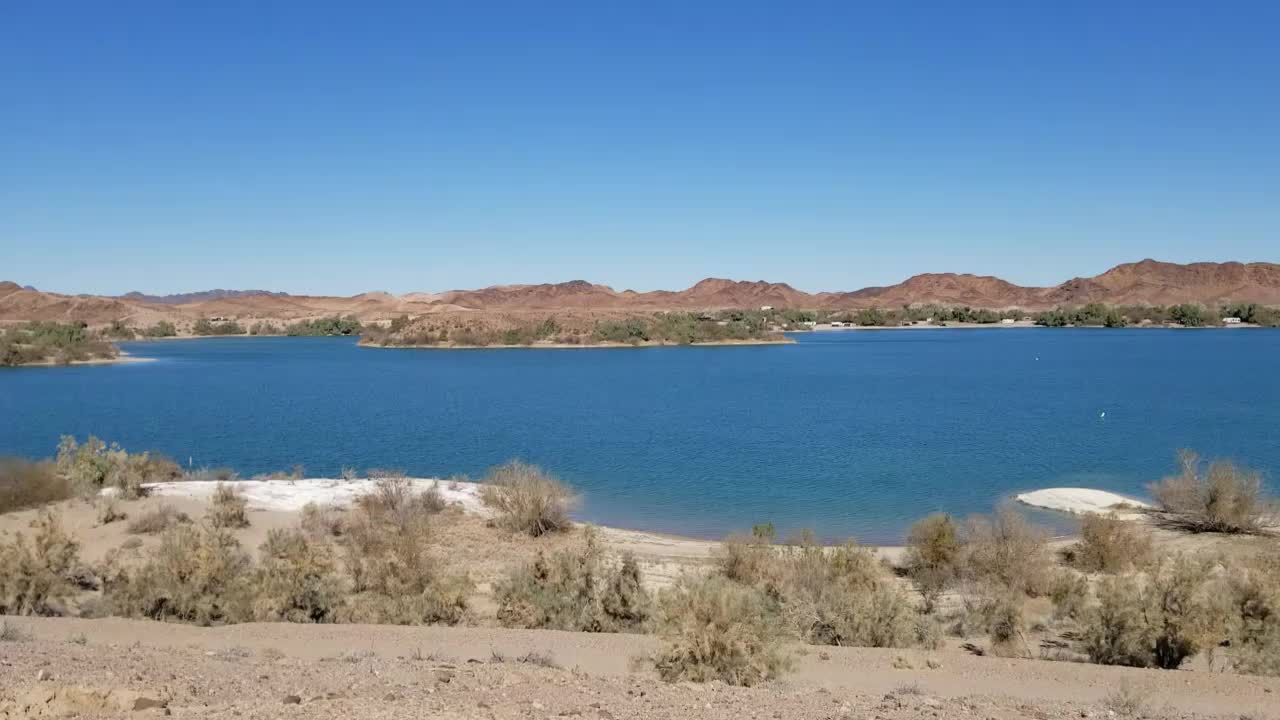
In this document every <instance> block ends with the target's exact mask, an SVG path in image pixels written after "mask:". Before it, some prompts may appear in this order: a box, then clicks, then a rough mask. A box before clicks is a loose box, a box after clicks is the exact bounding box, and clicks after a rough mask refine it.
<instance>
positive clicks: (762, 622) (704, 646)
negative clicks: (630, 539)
mask: <svg viewBox="0 0 1280 720" xmlns="http://www.w3.org/2000/svg"><path fill="white" fill-rule="evenodd" d="M659 608H660V612H659V634H660V635H661V637H662V640H663V647H662V649H661V650H659V651H658V652H657V653H656V655H655V656H654V658H653V662H654V666H655V667H656V668H657V670H658V674H659V675H660V676H661V677H662V679H663V680H666V681H668V682H678V681H681V680H690V681H693V682H707V681H711V680H720V681H722V682H724V683H726V684H729V685H756V684H758V683H760V682H763V681H765V680H771V679H773V678H776V677H778V676H779V675H781V674H782V673H783V672H784V671H786V670H787V669H788V668H789V667H790V660H789V658H788V657H787V656H786V655H785V654H784V652H783V650H782V641H783V639H784V638H783V633H782V632H781V624H780V623H779V621H778V618H777V617H776V616H775V615H774V614H773V611H772V609H771V603H770V602H769V600H768V598H766V597H765V596H764V594H763V593H762V592H760V591H759V590H757V589H755V588H751V587H747V586H744V585H741V584H739V583H736V582H734V581H732V580H730V579H728V578H726V577H722V576H711V577H706V578H692V577H688V576H685V577H682V578H680V580H679V581H677V582H676V584H675V586H673V587H671V588H669V589H667V590H666V591H664V592H663V593H662V595H661V596H660V601H659Z"/></svg>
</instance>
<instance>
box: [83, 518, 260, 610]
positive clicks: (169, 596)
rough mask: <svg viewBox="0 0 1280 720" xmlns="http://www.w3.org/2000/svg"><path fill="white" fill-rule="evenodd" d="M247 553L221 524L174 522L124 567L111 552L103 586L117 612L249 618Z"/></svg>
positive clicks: (250, 603)
mask: <svg viewBox="0 0 1280 720" xmlns="http://www.w3.org/2000/svg"><path fill="white" fill-rule="evenodd" d="M251 571H252V568H251V564H250V560H249V556H248V555H246V554H245V552H244V551H243V550H242V549H241V548H240V543H239V542H237V541H236V539H235V537H234V536H233V535H232V534H231V533H230V532H229V531H227V530H226V529H225V528H217V527H201V526H195V525H175V526H174V527H171V528H170V529H169V530H167V531H165V533H164V534H163V535H161V536H160V544H159V545H158V546H156V548H155V549H154V550H153V551H152V552H151V553H150V554H149V555H148V556H147V557H146V559H145V560H144V562H143V563H142V564H141V565H140V566H138V567H136V568H129V567H125V566H124V565H123V564H121V563H119V562H118V558H117V557H115V556H112V557H110V558H109V559H108V561H107V563H106V567H105V568H104V570H103V573H102V575H103V590H104V593H105V596H106V598H107V602H108V603H109V605H110V606H111V608H112V609H113V610H114V611H115V612H116V613H118V614H120V615H125V616H128V617H143V618H150V619H152V620H167V621H178V622H189V623H195V624H197V625H210V624H213V623H231V622H241V621H244V620H247V619H249V618H250V617H251V615H252V613H251V609H252V608H251V606H252V595H253V592H252V588H251V583H250V580H251V578H252V572H251Z"/></svg>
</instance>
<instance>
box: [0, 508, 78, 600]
mask: <svg viewBox="0 0 1280 720" xmlns="http://www.w3.org/2000/svg"><path fill="white" fill-rule="evenodd" d="M32 528H33V529H34V532H33V533H32V534H31V538H30V541H28V539H27V536H26V534H24V533H18V534H16V535H15V536H14V538H13V539H12V540H5V539H4V538H3V537H0V615H54V614H57V606H58V605H59V604H60V603H61V602H62V601H64V600H65V599H66V598H68V597H70V596H71V595H72V593H73V592H74V591H75V584H74V582H73V581H72V575H73V571H74V570H75V568H76V566H77V565H78V563H79V559H80V544H79V543H78V542H76V540H75V538H73V537H71V536H70V535H68V534H67V532H66V531H65V530H64V529H63V527H62V520H61V518H60V517H59V516H57V515H55V514H53V513H48V512H43V513H41V514H40V515H39V517H37V518H36V519H35V520H34V521H33V522H32Z"/></svg>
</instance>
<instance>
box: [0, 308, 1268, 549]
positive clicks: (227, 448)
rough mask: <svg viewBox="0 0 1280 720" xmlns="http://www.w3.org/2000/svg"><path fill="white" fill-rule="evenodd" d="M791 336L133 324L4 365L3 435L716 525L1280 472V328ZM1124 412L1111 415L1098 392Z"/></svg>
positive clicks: (10, 449) (871, 535)
mask: <svg viewBox="0 0 1280 720" xmlns="http://www.w3.org/2000/svg"><path fill="white" fill-rule="evenodd" d="M797 339H798V343H797V344H795V345H783V346H759V347H732V348H729V347H725V348H651V349H639V350H474V351H456V352H451V351H434V350H376V349H366V348H358V347H356V346H355V344H354V340H352V339H349V338H218V339H209V340H190V341H175V342H157V343H134V344H128V345H126V349H127V350H129V351H130V352H132V353H133V354H136V355H140V356H145V357H153V358H156V361H155V362H150V363H139V364H131V365H118V366H109V367H78V368H32V369H18V370H5V371H0V453H3V454H20V455H27V456H47V455H50V454H52V452H53V450H54V448H55V446H56V444H57V441H58V436H59V435H61V434H64V433H71V434H77V435H79V436H81V437H83V436H85V435H87V434H89V433H93V434H96V435H98V436H100V437H102V438H104V439H111V440H116V441H119V442H120V443H121V444H122V445H124V446H126V447H128V448H131V449H142V448H154V449H157V450H160V451H162V452H164V453H166V454H168V455H171V456H172V457H174V458H175V459H178V460H180V461H181V462H182V463H184V464H186V463H188V462H190V463H192V464H194V465H195V466H197V467H199V466H230V467H233V468H235V469H237V470H238V471H240V472H241V473H242V474H244V475H249V474H253V473H258V472H265V471H270V470H277V469H283V468H287V467H289V466H291V465H292V464H294V463H302V464H303V465H305V466H306V468H307V470H308V473H309V474H311V475H313V476H321V475H327V476H334V475H336V474H337V473H338V471H339V469H340V468H341V467H342V466H356V467H360V468H368V467H396V468H403V469H405V470H406V471H408V472H410V473H412V474H415V475H441V476H443V475H449V474H453V473H469V474H472V475H479V474H482V473H483V471H484V469H485V468H486V467H488V466H490V465H493V464H496V463H500V462H503V461H505V460H508V459H510V458H516V457H518V458H523V459H525V460H528V461H531V462H535V463H538V464H540V465H543V466H545V467H547V468H549V469H551V470H553V471H555V472H556V473H558V474H559V475H561V476H562V477H564V478H565V479H567V480H568V481H570V482H571V483H573V484H574V485H575V486H576V487H577V488H579V489H580V490H581V491H582V492H583V495H584V504H583V507H582V509H581V511H580V513H579V514H580V515H581V516H582V517H583V518H585V519H588V520H593V521H597V522H602V523H606V524H612V525H618V526H622V527H634V528H641V529H649V530H658V531H666V532H673V533H680V534H685V535H697V536H706V537H715V536H720V535H723V534H725V533H726V532H729V531H732V530H737V529H742V528H747V527H750V525H751V524H752V523H753V522H758V521H763V520H770V521H772V522H773V523H774V524H775V525H777V526H778V527H779V528H780V529H781V530H782V531H783V532H786V531H787V530H790V529H795V528H799V527H810V528H814V529H815V530H816V531H817V532H818V533H819V534H820V535H821V536H823V537H825V538H839V537H846V536H853V537H857V538H858V539H859V540H862V541H864V542H895V541H898V540H900V539H901V537H902V534H903V531H904V529H905V527H906V526H907V525H908V524H909V523H910V522H911V521H912V520H913V519H915V518H917V517H920V516H921V515H924V514H926V513H929V512H932V511H935V510H947V511H950V512H953V513H959V514H967V513H970V512H982V511H986V510H989V509H990V508H991V507H992V506H993V505H994V504H995V503H997V502H1000V501H1001V500H1002V499H1005V498H1007V497H1008V496H1009V495H1010V494H1011V493H1013V492H1016V491H1019V490H1026V489H1034V488H1039V487H1047V486H1058V485H1084V486H1090V487H1099V488H1105V489H1111V490H1116V491H1120V492H1126V493H1141V492H1142V488H1143V486H1144V485H1145V483H1147V482H1149V481H1151V480H1154V479H1157V478H1159V477H1160V476H1161V475H1163V474H1165V473H1167V472H1170V471H1172V470H1173V468H1174V453H1175V451H1176V450H1177V449H1178V448H1180V447H1192V448H1196V449H1198V450H1200V451H1201V452H1202V454H1206V455H1215V456H1229V457H1232V458H1235V459H1237V460H1239V461H1242V462H1244V463H1246V464H1249V465H1252V466H1254V467H1257V468H1259V469H1261V470H1263V471H1264V473H1265V474H1266V475H1267V477H1268V479H1270V478H1272V477H1274V475H1273V473H1274V472H1275V471H1277V470H1280V433H1278V432H1277V428H1280V373H1278V372H1277V368H1280V332H1276V331H1266V330H1202V331H1177V330H1076V329H1072V330H1042V329H1036V330H1020V329H1015V330H1009V329H991V330H916V331H880V332H873V331H858V332H843V333H839V332H837V333H813V334H807V335H800V336H798V338H797ZM1104 412H1105V413H1106V416H1105V418H1104V417H1102V416H1101V414H1102V413H1104Z"/></svg>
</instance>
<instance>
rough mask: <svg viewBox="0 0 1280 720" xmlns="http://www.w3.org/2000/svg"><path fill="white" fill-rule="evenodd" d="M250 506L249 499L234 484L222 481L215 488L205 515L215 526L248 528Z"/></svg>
mask: <svg viewBox="0 0 1280 720" xmlns="http://www.w3.org/2000/svg"><path fill="white" fill-rule="evenodd" d="M248 507H249V501H248V500H246V499H245V497H244V495H242V494H240V492H238V491H237V490H236V488H235V486H234V485H231V484H229V483H222V482H220V483H218V484H217V485H216V486H214V488H213V496H212V497H211V498H209V511H208V512H207V513H206V514H205V517H206V518H207V519H208V521H209V524H211V525H213V526H214V527H215V528H231V529H237V528H246V527H249V516H248V514H247V513H246V510H247V508H248Z"/></svg>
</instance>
